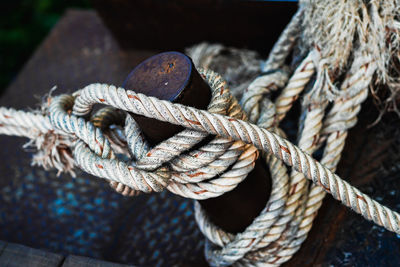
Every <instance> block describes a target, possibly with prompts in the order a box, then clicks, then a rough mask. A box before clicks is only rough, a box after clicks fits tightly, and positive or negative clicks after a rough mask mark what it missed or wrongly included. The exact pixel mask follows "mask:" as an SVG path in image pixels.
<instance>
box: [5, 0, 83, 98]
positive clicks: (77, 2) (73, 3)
mask: <svg viewBox="0 0 400 267" xmlns="http://www.w3.org/2000/svg"><path fill="white" fill-rule="evenodd" d="M90 7H91V4H90V3H89V1H88V0H61V1H52V0H15V1H3V2H2V4H1V9H0V95H1V93H2V92H3V91H4V89H5V88H6V86H7V85H8V84H9V83H10V82H11V81H12V80H13V79H14V78H15V76H16V75H17V74H18V71H19V70H20V69H21V67H22V66H23V64H24V63H25V62H26V61H27V60H28V59H29V57H30V55H31V54H32V53H33V51H34V50H35V48H36V47H37V46H38V45H39V44H40V42H41V41H42V40H43V38H44V37H45V36H46V35H47V34H48V32H49V31H50V30H51V28H52V27H53V26H54V25H55V24H56V23H57V21H58V20H59V18H60V17H61V16H62V14H63V13H64V11H65V10H66V9H67V8H83V9H87V8H90Z"/></svg>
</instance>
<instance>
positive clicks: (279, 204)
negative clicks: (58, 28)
mask: <svg viewBox="0 0 400 267" xmlns="http://www.w3.org/2000/svg"><path fill="white" fill-rule="evenodd" d="M397 4H398V3H397V2H396V1H395V0H385V1H383V0H381V1H365V0H355V1H345V0H334V1H330V2H329V3H324V4H321V1H316V0H308V1H306V0H304V1H300V7H299V10H298V11H297V13H296V14H295V15H294V17H293V18H292V20H291V22H290V23H289V24H288V26H287V27H286V29H285V30H284V31H283V33H282V35H281V36H280V38H279V39H278V41H277V42H276V44H275V46H274V47H273V49H272V51H271V52H270V55H269V57H268V59H267V60H266V61H265V62H264V64H263V66H262V68H261V69H259V73H261V75H260V76H258V77H254V75H255V73H256V72H257V71H255V69H256V68H255V67H254V66H255V64H258V61H257V60H256V59H255V56H254V54H252V53H249V52H245V51H241V50H238V49H233V48H224V47H223V46H221V45H209V44H206V43H202V44H200V45H198V46H194V47H192V48H190V49H188V53H189V54H190V55H191V56H192V57H193V58H194V61H195V62H197V63H198V64H199V65H202V66H204V67H207V66H212V65H213V64H214V65H215V64H217V63H218V58H221V54H223V53H224V51H226V49H227V50H229V49H230V50H229V51H234V52H232V54H234V55H235V57H236V58H239V59H240V60H241V62H246V63H243V66H245V67H244V70H243V68H239V69H238V68H237V67H235V69H229V68H228V69H227V70H226V73H229V75H228V76H229V77H239V76H240V75H239V74H238V73H239V72H240V73H242V75H241V76H240V79H241V82H240V84H239V83H237V84H235V87H234V89H233V91H234V94H232V93H231V92H230V90H229V89H228V84H227V82H225V81H224V79H223V78H222V77H221V76H220V75H219V74H217V73H216V72H214V71H212V70H209V69H202V68H200V66H198V71H199V73H200V75H201V76H202V78H203V79H204V80H205V81H206V82H207V83H208V84H209V86H210V88H211V89H212V100H211V102H210V105H209V106H208V108H207V110H198V109H195V108H192V107H187V106H183V105H180V104H174V103H171V102H168V101H164V100H159V99H157V98H154V97H148V96H146V95H143V94H140V93H136V92H134V91H132V90H125V89H124V88H117V87H115V86H112V85H107V84H91V85H88V86H86V87H85V88H83V89H80V90H77V91H76V92H75V93H74V94H72V95H60V96H56V97H52V96H49V98H48V102H46V103H44V105H43V108H42V110H41V111H35V112H24V111H17V110H14V109H11V108H4V107H0V134H5V135H15V136H22V137H27V138H29V139H30V141H29V143H28V144H27V145H26V146H33V147H36V148H37V153H36V154H35V155H34V157H33V161H32V164H33V165H40V166H43V167H44V168H45V169H51V168H55V169H57V170H58V172H59V173H60V172H69V173H71V174H72V175H74V169H75V168H76V167H79V168H80V169H82V170H84V171H86V172H87V173H90V174H92V175H94V176H96V177H99V178H104V179H106V180H108V181H109V182H110V185H111V187H113V188H114V189H115V190H116V191H118V192H120V193H122V194H124V195H127V196H135V195H137V194H139V193H140V192H145V193H149V192H160V191H162V190H164V189H167V190H169V191H171V192H173V193H175V194H177V195H180V196H183V197H186V198H191V199H195V200H201V199H208V198H213V197H218V196H220V195H222V194H224V193H226V192H229V191H231V190H233V189H234V188H235V187H236V186H237V185H238V184H239V183H240V182H242V181H243V180H244V179H245V178H246V177H247V175H248V173H249V172H251V171H252V170H253V168H254V165H255V161H256V159H257V158H258V157H262V159H263V160H264V161H265V162H266V165H267V166H268V168H269V171H270V173H271V179H272V191H271V194H270V198H269V200H268V202H267V203H266V204H265V208H264V209H263V211H262V212H261V213H260V215H259V216H258V217H257V218H255V219H254V221H253V222H252V223H251V224H250V225H249V226H248V227H247V228H246V229H245V230H244V231H243V232H242V233H238V234H232V233H229V232H226V231H224V230H223V229H221V228H219V227H218V226H216V225H214V224H213V223H212V222H211V221H210V219H209V217H208V215H207V213H206V212H205V211H204V210H203V209H202V208H201V206H200V205H199V204H198V202H196V203H195V217H196V221H197V223H198V225H199V228H200V230H201V231H202V233H203V234H204V235H205V236H206V246H205V255H206V258H207V260H208V262H209V263H210V265H212V266H228V265H235V266H269V265H280V264H282V263H284V262H286V261H288V260H289V259H290V258H291V257H292V256H293V255H294V254H295V253H296V252H297V251H298V250H299V248H300V246H301V244H302V243H303V242H304V240H305V239H306V238H307V235H308V232H309V231H310V229H311V227H312V223H313V221H314V219H315V217H316V215H317V213H318V209H319V208H320V207H321V205H322V201H323V199H324V197H325V195H326V193H328V194H330V195H332V197H334V198H335V199H337V200H338V201H340V202H341V203H342V204H343V205H345V206H347V207H349V208H351V209H352V210H354V211H355V212H356V213H359V214H360V215H362V216H363V217H364V218H365V219H368V220H370V221H373V222H374V223H375V224H377V225H380V226H382V227H384V228H386V229H387V230H389V231H392V232H395V233H397V234H400V215H399V214H398V213H397V212H395V211H393V210H391V209H389V208H388V207H386V206H383V205H381V204H380V203H378V202H377V201H375V200H373V199H371V198H370V197H369V196H368V195H366V194H364V193H362V192H361V191H359V190H358V189H357V188H355V187H354V186H352V185H350V184H349V183H348V182H346V181H345V180H344V179H342V178H340V177H339V176H337V175H336V174H335V173H334V172H335V170H336V168H337V165H338V163H339V161H340V158H341V154H342V151H343V148H344V145H345V141H346V137H347V135H348V131H349V129H351V128H352V127H353V126H354V125H355V124H356V123H357V115H358V114H359V112H360V111H361V105H362V103H363V102H364V101H365V100H366V99H367V97H368V95H369V92H372V93H373V95H374V94H375V93H376V91H377V90H378V89H376V88H378V87H379V86H382V85H385V86H387V87H388V88H389V90H390V92H391V94H392V96H391V97H390V100H388V101H392V100H393V99H394V96H395V95H396V93H397V91H396V88H399V86H398V81H399V77H397V76H396V75H398V74H399V73H400V72H399V71H398V70H397V69H396V70H395V68H396V66H397V65H398V64H397V65H396V64H395V63H393V62H398V55H399V53H398V46H399V41H398V40H399V30H400V22H399V21H397V20H398V18H399V17H400V16H399V15H400V14H399V6H400V5H397ZM382 31H383V32H385V33H382ZM382 42H384V43H385V44H382ZM291 55H292V57H293V60H292V63H290V64H289V63H288V62H289V60H288V58H289V56H291ZM239 65H241V63H240V64H239ZM245 70H247V71H245ZM394 70H395V71H394ZM235 71H236V72H235ZM232 80H235V78H232ZM243 88H245V89H243ZM272 94H276V95H277V97H276V98H275V97H274V98H273V97H272V96H271V95H272ZM234 95H235V96H236V97H238V98H240V101H238V100H236V97H235V96H234ZM296 101H301V103H300V105H301V114H300V117H299V130H298V134H297V141H296V144H294V143H292V142H290V141H288V140H287V139H286V134H285V132H284V131H283V130H282V129H281V127H280V123H281V122H282V121H283V120H284V119H285V117H286V115H287V113H288V112H289V111H290V110H291V109H292V107H293V105H294V103H295V102H296ZM96 104H102V105H106V107H105V108H101V109H100V110H98V111H96V112H94V109H93V107H94V106H95V105H96ZM129 113H134V114H138V115H142V116H145V117H148V118H153V119H157V120H160V121H164V122H169V123H172V124H175V125H180V126H183V127H184V128H185V130H183V131H182V132H180V133H178V134H176V135H174V136H173V137H171V138H169V139H167V140H165V141H163V142H161V143H159V144H157V145H156V146H155V147H151V146H150V145H149V144H148V143H147V141H146V140H145V138H144V137H143V134H142V133H141V130H140V127H139V126H138V124H137V123H136V122H135V120H134V119H133V117H132V116H131V115H129ZM210 134H212V135H214V136H215V137H213V138H212V139H211V140H209V141H207V142H206V144H203V143H204V142H202V141H204V140H205V138H207V136H209V135H210ZM201 142H202V145H201V146H200V147H198V146H197V145H198V144H199V143H201ZM317 151H319V152H321V154H322V157H321V159H320V161H317V160H315V159H314V158H313V155H314V154H315V153H316V152H317Z"/></svg>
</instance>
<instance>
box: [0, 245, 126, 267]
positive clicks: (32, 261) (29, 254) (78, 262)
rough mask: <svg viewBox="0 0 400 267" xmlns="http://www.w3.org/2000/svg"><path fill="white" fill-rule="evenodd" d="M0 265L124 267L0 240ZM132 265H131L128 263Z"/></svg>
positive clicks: (3, 266)
mask: <svg viewBox="0 0 400 267" xmlns="http://www.w3.org/2000/svg"><path fill="white" fill-rule="evenodd" d="M0 266H2V267H22V266H29V267H124V266H126V267H127V266H128V265H125V264H116V263H112V262H105V261H100V260H95V259H91V258H87V257H82V256H74V255H69V256H64V255H61V254H56V253H51V252H48V251H44V250H40V249H34V248H30V247H27V246H22V245H18V244H13V243H6V242H4V241H0ZM129 266H133V265H129Z"/></svg>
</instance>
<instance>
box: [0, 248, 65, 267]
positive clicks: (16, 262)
mask: <svg viewBox="0 0 400 267" xmlns="http://www.w3.org/2000/svg"><path fill="white" fill-rule="evenodd" d="M63 259H64V256H62V255H58V254H55V253H51V252H47V251H44V250H38V249H33V248H29V247H26V246H22V245H17V244H13V243H8V244H7V246H6V247H5V248H4V250H3V252H2V253H1V255H0V266H7V267H21V266H30V267H56V266H59V265H60V264H61V263H62V261H63Z"/></svg>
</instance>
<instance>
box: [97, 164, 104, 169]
mask: <svg viewBox="0 0 400 267" xmlns="http://www.w3.org/2000/svg"><path fill="white" fill-rule="evenodd" d="M96 167H97V168H100V169H104V167H103V165H100V164H96Z"/></svg>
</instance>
